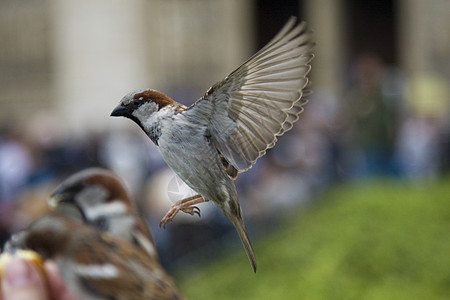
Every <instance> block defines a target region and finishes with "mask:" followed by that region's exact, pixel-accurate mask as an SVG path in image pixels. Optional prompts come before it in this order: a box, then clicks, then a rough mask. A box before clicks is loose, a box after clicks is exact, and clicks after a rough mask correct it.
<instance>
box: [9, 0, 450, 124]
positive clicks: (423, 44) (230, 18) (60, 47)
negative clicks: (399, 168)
mask: <svg viewBox="0 0 450 300" xmlns="http://www.w3.org/2000/svg"><path fill="white" fill-rule="evenodd" d="M266 2H267V1H266V0H265V1H261V0H244V1H239V0H217V1H209V0H169V1H167V0H130V1H121V0H92V1H69V0H58V1H51V0H0V39H1V41H2V46H1V47H0V105H1V107H2V110H1V111H0V118H1V120H2V121H3V122H7V121H8V120H12V119H14V120H17V121H19V123H23V122H27V121H29V120H30V119H32V118H33V115H34V114H35V113H37V112H45V113H52V114H56V119H57V120H58V121H57V122H58V126H60V127H61V129H67V130H71V131H75V132H82V131H84V130H85V129H86V128H91V129H100V130H101V129H104V128H109V127H111V126H113V127H122V126H131V125H132V124H129V122H126V121H115V122H110V121H109V112H110V111H111V109H112V108H113V107H114V106H115V104H116V103H117V102H118V101H119V100H120V98H121V97H122V96H123V95H124V94H126V93H127V92H129V91H131V90H133V89H137V88H142V87H151V88H155V89H158V90H160V91H162V92H165V93H167V94H169V95H170V96H172V97H173V98H175V99H177V100H179V101H181V102H184V103H186V104H189V103H190V102H192V101H194V100H196V99H197V98H198V97H200V96H201V95H202V94H203V92H204V91H206V89H207V88H208V87H209V86H210V85H212V84H213V83H214V82H216V81H218V80H220V79H221V78H222V77H223V76H224V75H226V74H228V73H229V72H230V71H232V70H233V69H234V68H235V67H237V66H238V65H239V64H240V63H242V62H243V61H244V60H245V59H246V58H248V57H249V56H250V55H251V54H252V52H253V51H254V50H255V44H256V43H255V40H256V37H255V35H256V32H257V30H256V29H255V27H256V22H255V15H256V14H255V11H256V9H258V7H261V5H260V4H261V3H266ZM369 2H371V3H372V2H374V1H369ZM375 2H376V1H375ZM277 3H280V6H281V5H283V3H284V4H285V5H287V4H286V3H285V2H284V1H278V2H277ZM352 3H353V4H354V2H352V1H346V0H301V1H299V5H298V7H299V8H300V9H301V10H302V13H300V12H292V14H300V15H302V16H303V17H302V18H304V19H305V20H306V21H307V22H308V24H309V25H310V27H311V28H312V29H314V31H315V36H316V40H317V48H316V58H315V60H314V63H313V64H314V66H313V71H312V78H313V82H314V89H315V90H316V91H325V92H326V93H327V94H329V95H331V96H333V97H335V98H339V97H340V96H341V94H342V90H343V88H344V86H345V80H346V78H345V74H347V73H348V72H349V68H348V64H347V62H348V60H349V57H348V56H347V55H348V53H349V51H348V50H349V49H348V45H349V42H348V38H349V34H348V32H349V28H348V26H349V25H348V22H347V21H348V20H347V19H348V14H347V12H348V11H349V9H350V7H348V5H352ZM383 3H384V4H386V3H393V5H394V6H395V18H396V19H395V20H394V24H396V25H395V26H396V27H395V28H394V29H393V30H395V32H396V35H395V36H396V43H397V44H398V47H395V49H399V50H398V53H397V54H396V55H397V56H398V61H399V63H400V66H401V67H402V68H403V70H404V71H406V74H407V76H410V77H414V76H416V75H420V76H421V75H423V74H424V73H426V74H433V76H435V77H437V78H439V80H440V85H441V86H442V82H444V85H445V82H448V81H449V79H450V59H449V53H450V51H449V50H450V38H449V35H448V33H447V30H446V29H448V28H450V19H449V18H448V17H447V16H446V15H448V11H449V10H450V2H449V1H447V0H431V1H427V0H396V1H383ZM291 4H292V3H291ZM375 4H376V3H375ZM380 5H382V4H380ZM283 11H285V10H283V9H280V10H279V11H273V15H274V19H275V16H277V18H278V19H279V16H278V15H279V14H280V13H281V12H283ZM286 19H287V16H286ZM270 21H271V18H270V17H268V18H267V22H268V23H269V22H270ZM372 27H373V26H372ZM375 28H376V26H375ZM370 34H371V33H370V32H368V33H367V35H369V36H370ZM437 98H439V97H437ZM444 98H445V96H444ZM447 100H448V99H446V100H442V101H447ZM439 101H441V100H439Z"/></svg>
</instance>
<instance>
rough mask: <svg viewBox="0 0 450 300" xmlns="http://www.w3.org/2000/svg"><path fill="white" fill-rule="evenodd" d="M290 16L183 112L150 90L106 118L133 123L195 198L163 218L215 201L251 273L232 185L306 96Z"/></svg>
mask: <svg viewBox="0 0 450 300" xmlns="http://www.w3.org/2000/svg"><path fill="white" fill-rule="evenodd" d="M295 23H296V19H295V18H291V19H290V20H289V21H288V23H287V24H286V25H285V26H284V28H283V29H282V30H281V31H280V32H279V33H278V34H277V35H276V36H275V37H274V38H273V39H272V40H271V41H270V42H269V43H268V44H267V45H266V46H265V47H264V48H262V49H261V50H260V51H259V52H257V53H256V54H255V55H253V56H252V57H251V58H250V59H248V60H247V61H246V62H245V63H244V64H242V65H241V66H240V67H239V68H237V69H236V70H235V71H233V72H232V73H231V74H230V75H228V76H227V77H226V78H225V79H224V80H222V81H220V82H218V83H216V84H215V85H213V86H212V87H211V88H210V89H209V90H208V91H207V92H206V94H205V95H204V96H203V97H202V98H201V99H199V100H198V101H197V102H196V103H195V104H194V105H192V106H191V107H189V108H187V107H185V106H184V105H182V104H180V103H178V102H175V101H174V100H172V99H171V98H169V97H168V96H166V95H164V94H162V93H160V92H157V91H155V90H138V91H134V92H132V93H129V94H127V95H126V96H125V97H124V98H123V99H122V100H121V101H120V103H119V105H118V106H117V107H116V108H115V109H114V110H113V112H112V113H111V116H124V117H127V118H130V119H131V120H133V121H134V122H136V123H137V124H138V125H139V126H140V127H141V128H142V129H143V130H144V131H145V133H146V134H147V135H148V137H149V138H150V139H151V140H152V141H153V142H154V143H155V144H156V145H157V146H158V149H159V152H160V153H161V155H162V157H163V158H164V160H165V161H166V162H167V164H168V165H169V166H170V167H171V168H172V169H173V170H174V171H175V173H177V175H178V176H179V177H180V178H181V179H182V180H183V181H184V182H185V183H186V184H187V185H188V186H189V187H191V188H192V189H193V190H194V191H196V192H197V193H198V194H199V195H196V196H193V197H190V198H186V199H183V200H180V201H179V202H177V203H176V204H175V205H173V206H172V208H171V209H170V210H169V212H168V213H167V214H166V216H165V217H164V218H163V220H162V223H163V224H166V223H167V222H170V221H171V220H172V219H173V217H174V216H175V215H176V213H177V212H178V211H180V210H181V211H183V212H186V213H189V214H194V213H199V210H198V208H197V207H195V206H194V205H195V204H198V203H201V202H206V201H210V200H211V201H213V202H214V203H215V204H216V205H217V206H218V207H220V209H221V210H222V212H223V213H224V214H225V216H227V217H228V219H229V220H230V221H231V222H232V223H233V225H234V226H235V228H236V230H237V232H238V234H239V237H240V239H241V241H242V243H243V245H244V248H245V250H246V252H247V255H248V257H249V260H250V262H251V264H252V267H253V270H254V271H255V272H256V261H255V256H254V253H253V249H252V246H251V243H250V241H249V238H248V235H247V232H246V228H245V224H244V221H243V218H242V212H241V208H240V205H239V202H238V196H237V192H236V188H235V185H234V182H233V180H234V179H236V177H237V175H238V173H240V172H244V171H246V170H248V169H249V168H250V167H251V166H252V165H253V164H254V163H255V161H256V160H257V159H258V158H259V157H260V156H262V155H264V154H265V152H266V150H267V149H268V148H271V147H273V146H274V145H275V142H276V140H277V136H280V135H282V134H284V133H285V132H286V131H288V130H290V129H291V128H292V124H293V123H294V122H295V121H297V119H298V115H299V114H300V113H301V112H302V110H303V107H302V106H303V105H304V104H305V102H306V101H305V100H304V99H303V98H302V97H303V96H304V95H305V93H308V92H309V91H307V89H308V78H307V75H308V73H309V71H310V69H311V66H310V62H311V60H312V59H313V57H314V55H313V53H312V52H311V51H312V48H313V46H314V44H313V42H312V41H311V34H310V32H308V31H306V29H305V27H306V25H305V23H301V24H299V25H297V26H295Z"/></svg>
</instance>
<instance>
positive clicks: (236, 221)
mask: <svg viewBox="0 0 450 300" xmlns="http://www.w3.org/2000/svg"><path fill="white" fill-rule="evenodd" d="M238 205H239V204H238ZM238 211H239V214H238V215H235V214H231V215H227V217H228V219H230V221H231V223H233V225H234V227H235V228H236V231H237V233H238V235H239V238H240V239H241V242H242V245H243V246H244V249H245V252H246V253H247V256H248V259H249V260H250V264H251V265H252V268H253V272H255V273H256V258H255V254H254V253H253V247H252V244H251V243H250V239H249V238H248V235H247V229H246V228H245V223H244V219H243V218H242V214H241V212H240V208H238Z"/></svg>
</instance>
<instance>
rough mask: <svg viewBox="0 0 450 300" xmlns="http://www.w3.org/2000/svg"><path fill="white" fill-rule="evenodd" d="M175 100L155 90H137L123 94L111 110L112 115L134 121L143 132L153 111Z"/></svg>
mask: <svg viewBox="0 0 450 300" xmlns="http://www.w3.org/2000/svg"><path fill="white" fill-rule="evenodd" d="M175 103H176V102H175V101H174V100H172V99H171V98H169V97H168V96H166V95H164V94H163V93H160V92H158V91H155V90H137V91H134V92H131V93H128V94H127V95H125V97H123V98H122V100H120V103H119V105H117V106H116V108H114V110H113V111H112V112H111V116H112V117H126V118H129V119H131V120H133V121H134V122H136V123H137V124H138V125H139V126H140V127H141V128H142V129H143V130H144V131H145V132H147V130H146V126H145V125H146V122H148V121H149V119H150V118H151V116H152V115H153V113H155V112H157V111H159V110H161V109H162V108H164V107H166V106H168V105H172V106H173V105H174V104H175Z"/></svg>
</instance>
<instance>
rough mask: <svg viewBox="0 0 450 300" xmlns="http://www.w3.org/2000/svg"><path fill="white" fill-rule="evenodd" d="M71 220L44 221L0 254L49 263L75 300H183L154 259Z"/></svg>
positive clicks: (19, 235)
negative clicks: (31, 254) (27, 255)
mask: <svg viewBox="0 0 450 300" xmlns="http://www.w3.org/2000/svg"><path fill="white" fill-rule="evenodd" d="M73 216H74V215H72V214H71V217H68V216H67V215H63V214H60V213H57V212H54V213H50V214H48V215H45V216H44V217H42V218H40V219H38V220H37V221H35V222H33V223H32V224H31V225H30V226H29V227H28V228H27V229H26V230H24V231H21V232H19V233H16V234H15V235H13V237H12V238H11V239H10V240H9V241H8V243H7V244H6V246H5V251H6V252H8V253H11V254H13V253H15V252H16V251H19V250H21V249H29V250H33V251H35V252H37V253H39V254H40V255H41V256H42V258H43V259H52V260H54V261H55V262H56V264H57V265H58V269H59V273H60V274H61V277H62V278H63V280H64V282H65V284H66V286H67V287H68V289H69V290H70V292H71V293H72V294H73V295H74V296H75V297H76V298H77V299H83V300H97V299H98V300H100V299H117V300H141V299H155V300H156V299H171V300H175V299H183V298H182V296H181V294H180V293H179V292H178V290H177V288H176V287H175V285H174V283H173V282H172V279H171V278H170V277H169V276H168V275H167V274H166V273H165V271H164V269H163V268H162V267H161V265H160V264H159V262H158V260H157V259H155V258H152V257H151V256H149V255H148V254H147V253H146V252H145V251H142V249H141V248H139V247H136V246H135V245H134V244H131V243H129V242H128V241H126V240H125V239H122V238H119V237H116V236H114V235H112V234H110V233H109V232H106V231H99V230H97V228H95V227H92V226H90V225H88V224H85V223H82V222H80V221H77V220H76V218H73Z"/></svg>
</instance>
